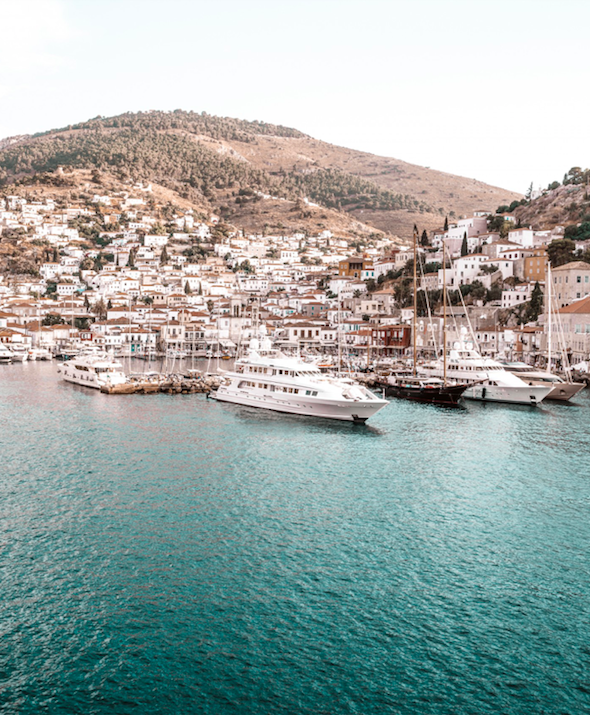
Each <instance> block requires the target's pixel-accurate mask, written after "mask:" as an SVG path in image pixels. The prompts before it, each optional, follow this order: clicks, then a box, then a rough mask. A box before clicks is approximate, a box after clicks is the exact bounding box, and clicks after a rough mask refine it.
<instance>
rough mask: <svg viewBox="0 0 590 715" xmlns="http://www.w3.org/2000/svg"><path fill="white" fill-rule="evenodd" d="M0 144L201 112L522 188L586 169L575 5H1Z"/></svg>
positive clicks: (324, 0) (222, 0) (583, 1)
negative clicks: (132, 118) (126, 117)
mask: <svg viewBox="0 0 590 715" xmlns="http://www.w3.org/2000/svg"><path fill="white" fill-rule="evenodd" d="M0 27H1V28H2V40H1V42H0V137H5V136H11V135H14V134H25V133H32V132H36V131H43V130H46V129H50V128H52V127H60V126H64V125H67V124H73V123H75V122H78V121H83V120H85V119H88V118H90V117H94V116H96V115H99V114H100V115H103V116H110V115H113V114H120V113H122V112H125V111H128V110H130V111H139V110H147V109H162V110H172V109H187V110H194V111H198V112H201V111H206V112H208V113H209V114H217V115H224V116H231V117H239V118H242V119H260V120H264V121H268V122H273V123H277V124H284V125H287V126H291V127H296V128H297V129H300V130H301V131H303V132H305V133H307V134H310V135H312V136H313V137H316V138H318V139H323V140H325V141H328V142H331V143H334V144H340V145H342V146H347V147H352V148H354V149H360V150H364V151H369V152H373V153H376V154H381V155H384V156H392V157H395V158H397V159H402V160H404V161H409V162H412V163H416V164H420V165H422V166H429V167H431V168H433V169H439V170H441V171H448V172H451V173H454V174H460V175H462V176H467V177H469V178H476V179H480V180H482V181H486V182H488V183H490V184H494V185H497V186H501V187H503V188H507V189H513V190H515V191H520V192H522V193H524V192H525V191H526V189H527V188H528V186H529V184H530V183H531V181H532V182H534V185H535V187H536V186H538V185H542V186H545V185H547V184H548V183H549V182H550V181H553V180H555V179H558V180H560V179H561V178H562V177H563V174H564V173H565V172H566V171H567V170H568V169H569V168H570V167H572V166H582V167H583V168H587V167H588V166H590V121H589V118H588V114H589V109H590V92H589V88H590V53H589V51H588V28H589V27H590V1H589V0H0Z"/></svg>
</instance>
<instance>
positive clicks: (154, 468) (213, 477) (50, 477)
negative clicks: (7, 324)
mask: <svg viewBox="0 0 590 715" xmlns="http://www.w3.org/2000/svg"><path fill="white" fill-rule="evenodd" d="M55 370H56V366H55V365H51V364H47V363H29V364H25V365H8V366H0V426H1V433H0V434H1V437H0V444H1V448H2V450H1V457H2V468H1V469H0V510H1V511H0V524H1V528H2V531H1V537H0V538H1V544H0V546H1V550H0V579H1V581H0V583H1V588H2V590H1V596H2V597H1V599H0V628H1V635H2V637H1V640H0V711H1V712H2V713H19V714H21V713H44V712H47V713H85V714H86V713H131V712H137V713H142V714H143V713H236V714H238V713H240V714H242V713H289V714H291V713H309V714H310V715H311V714H313V715H316V714H318V713H337V714H339V713H359V715H369V714H372V713H403V714H406V713H408V714H410V713H412V714H413V713H426V714H429V713H433V714H436V715H439V714H440V715H443V714H444V715H446V714H449V715H450V714H451V713H452V714H457V713H460V714H462V713H473V714H474V715H475V714H488V713H489V714H491V713H494V714H496V713H523V714H524V713H570V714H577V713H584V712H590V668H589V666H590V558H589V553H588V552H589V547H590V504H589V496H588V495H589V493H590V462H589V456H590V454H589V453H590V450H589V447H590V439H589V437H590V419H589V418H590V400H589V398H588V394H583V395H582V397H578V398H576V403H577V406H573V405H572V406H564V405H559V404H547V406H543V407H541V408H539V409H534V408H528V407H526V408H519V407H503V406H499V405H479V404H476V403H470V404H468V405H467V408H466V409H459V410H445V409H437V408H435V407H431V406H423V405H414V404H410V403H406V402H402V401H397V402H392V403H391V404H390V405H389V406H388V407H387V408H386V409H385V410H383V411H382V412H381V413H379V414H378V415H376V416H375V417H374V418H373V419H372V420H371V421H370V422H369V423H368V424H367V425H366V426H364V427H361V426H356V425H352V424H339V423H335V422H329V421H322V420H313V419H309V418H300V417H293V416H281V415H276V414H273V413H269V412H264V411H261V410H252V409H248V408H241V407H236V406H232V405H226V404H221V403H216V402H214V401H208V400H206V399H205V398H204V397H203V396H200V395H186V396H167V395H134V396H106V395H102V394H100V393H96V392H94V391H91V390H86V389H85V388H79V387H76V386H73V385H70V384H66V383H63V382H59V381H58V380H57V377H56V374H55Z"/></svg>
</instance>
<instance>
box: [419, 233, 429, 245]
mask: <svg viewBox="0 0 590 715" xmlns="http://www.w3.org/2000/svg"><path fill="white" fill-rule="evenodd" d="M429 244H430V241H429V240H428V234H427V233H426V229H424V231H422V236H420V245H421V246H428V245H429Z"/></svg>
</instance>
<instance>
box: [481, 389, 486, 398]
mask: <svg viewBox="0 0 590 715" xmlns="http://www.w3.org/2000/svg"><path fill="white" fill-rule="evenodd" d="M481 399H482V400H485V399H486V388H485V387H482V389H481Z"/></svg>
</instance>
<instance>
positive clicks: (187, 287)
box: [184, 281, 193, 295]
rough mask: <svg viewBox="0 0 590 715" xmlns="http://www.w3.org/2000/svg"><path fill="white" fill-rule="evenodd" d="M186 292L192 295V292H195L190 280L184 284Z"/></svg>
mask: <svg viewBox="0 0 590 715" xmlns="http://www.w3.org/2000/svg"><path fill="white" fill-rule="evenodd" d="M184 292H185V294H186V295H191V293H192V292H193V291H192V289H191V287H190V285H189V283H188V281H186V283H185V284H184Z"/></svg>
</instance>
